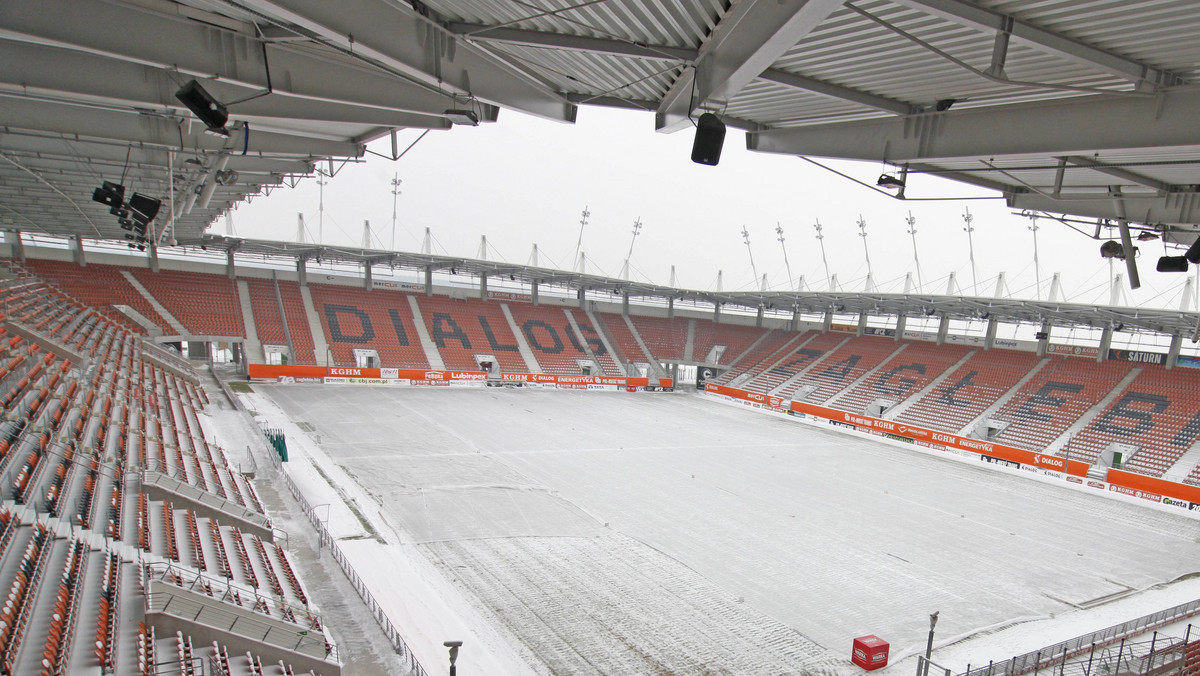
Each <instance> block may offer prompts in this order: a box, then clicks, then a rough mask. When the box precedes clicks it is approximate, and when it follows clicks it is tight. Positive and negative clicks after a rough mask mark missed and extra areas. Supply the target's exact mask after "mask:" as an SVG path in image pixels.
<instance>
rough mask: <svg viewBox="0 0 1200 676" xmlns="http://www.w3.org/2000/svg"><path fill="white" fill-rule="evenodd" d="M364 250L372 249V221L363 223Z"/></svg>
mask: <svg viewBox="0 0 1200 676" xmlns="http://www.w3.org/2000/svg"><path fill="white" fill-rule="evenodd" d="M362 248H364V249H370V248H371V221H363V238H362Z"/></svg>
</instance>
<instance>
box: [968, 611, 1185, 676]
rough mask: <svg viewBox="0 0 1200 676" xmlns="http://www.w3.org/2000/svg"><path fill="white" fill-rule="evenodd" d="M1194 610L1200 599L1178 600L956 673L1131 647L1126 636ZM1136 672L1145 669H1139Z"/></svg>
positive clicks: (997, 670)
mask: <svg viewBox="0 0 1200 676" xmlns="http://www.w3.org/2000/svg"><path fill="white" fill-rule="evenodd" d="M1197 613H1200V599H1197V600H1195V601H1188V602H1187V603H1181V604H1179V605H1177V606H1173V607H1171V608H1167V609H1165V610H1160V611H1158V612H1156V613H1151V614H1149V615H1145V616H1142V617H1139V618H1137V619H1133V620H1129V621H1127V622H1122V623H1121V624H1117V625H1113V626H1111V627H1108V628H1106V629H1101V630H1099V631H1094V632H1092V633H1090V634H1084V635H1083V636H1076V637H1075V638H1072V639H1068V640H1066V641H1061V642H1059V643H1055V644H1053V645H1049V646H1046V647H1044V648H1042V649H1040V650H1035V651H1032V652H1027V653H1025V654H1024V655H1014V656H1013V657H1012V658H1011V659H1009V660H1005V661H1003V662H989V663H988V664H987V666H982V667H976V668H971V667H970V665H968V666H967V670H966V671H964V672H962V673H961V674H959V675H958V676H1017V675H1018V674H1025V673H1029V672H1031V671H1038V670H1041V669H1045V668H1048V667H1051V666H1055V665H1062V664H1065V663H1066V662H1067V661H1069V660H1070V659H1071V658H1072V657H1076V656H1078V655H1082V654H1085V653H1087V652H1090V651H1095V650H1096V649H1097V648H1103V647H1107V646H1111V645H1113V644H1116V643H1122V645H1123V646H1124V647H1126V648H1127V649H1130V648H1131V647H1132V645H1133V644H1129V645H1125V643H1124V642H1125V639H1127V638H1129V637H1132V636H1138V635H1140V634H1145V633H1146V632H1148V631H1152V630H1154V629H1156V628H1158V627H1162V626H1164V625H1167V624H1171V623H1173V622H1177V621H1179V620H1182V619H1185V618H1188V617H1191V616H1193V615H1195V614H1197ZM1189 627H1190V625H1189ZM1120 659H1128V656H1124V657H1119V658H1118V660H1120ZM1136 673H1144V672H1142V671H1138V672H1136Z"/></svg>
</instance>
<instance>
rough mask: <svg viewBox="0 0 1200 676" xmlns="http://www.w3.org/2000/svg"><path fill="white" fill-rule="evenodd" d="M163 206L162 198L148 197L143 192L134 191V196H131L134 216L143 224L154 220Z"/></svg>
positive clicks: (131, 207) (130, 206)
mask: <svg viewBox="0 0 1200 676" xmlns="http://www.w3.org/2000/svg"><path fill="white" fill-rule="evenodd" d="M161 206H162V202H161V201H160V200H156V199H154V198H153V197H146V196H145V195H143V194H141V193H136V192H135V193H133V197H130V198H129V208H130V209H132V210H133V218H134V220H136V221H137V222H139V223H142V224H143V225H144V224H146V223H149V222H150V221H153V220H154V217H155V216H157V215H158V209H159V207H161Z"/></svg>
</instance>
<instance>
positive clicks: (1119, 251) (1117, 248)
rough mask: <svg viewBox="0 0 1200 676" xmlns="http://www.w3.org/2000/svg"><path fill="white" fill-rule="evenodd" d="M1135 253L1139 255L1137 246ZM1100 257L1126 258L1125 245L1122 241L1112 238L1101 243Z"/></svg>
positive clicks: (1134, 249) (1134, 248)
mask: <svg viewBox="0 0 1200 676" xmlns="http://www.w3.org/2000/svg"><path fill="white" fill-rule="evenodd" d="M1133 255H1134V256H1137V247H1133ZM1100 257H1101V258H1119V259H1121V260H1125V247H1123V246H1121V243H1120V242H1118V241H1116V240H1112V239H1110V240H1108V241H1107V242H1105V243H1104V244H1101V245H1100Z"/></svg>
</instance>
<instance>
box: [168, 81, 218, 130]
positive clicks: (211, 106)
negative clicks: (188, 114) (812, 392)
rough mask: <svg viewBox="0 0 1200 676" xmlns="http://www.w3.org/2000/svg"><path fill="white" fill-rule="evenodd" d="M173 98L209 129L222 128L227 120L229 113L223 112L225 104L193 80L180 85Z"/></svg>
mask: <svg viewBox="0 0 1200 676" xmlns="http://www.w3.org/2000/svg"><path fill="white" fill-rule="evenodd" d="M175 98H177V99H179V101H180V103H182V104H183V105H185V106H187V107H188V110H190V111H192V113H194V114H195V115H196V117H198V118H200V121H201V122H203V123H204V125H205V126H206V127H208V128H209V129H214V130H215V129H224V128H225V123H226V122H228V121H229V113H227V112H225V106H223V105H221V103H220V102H219V101H217V100H216V99H214V98H213V97H212V94H209V93H208V92H207V91H205V90H204V87H201V86H200V83H199V82H196V81H195V80H189V81H188V83H187V84H185V85H183V86H182V87H180V88H179V91H177V92H175Z"/></svg>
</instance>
